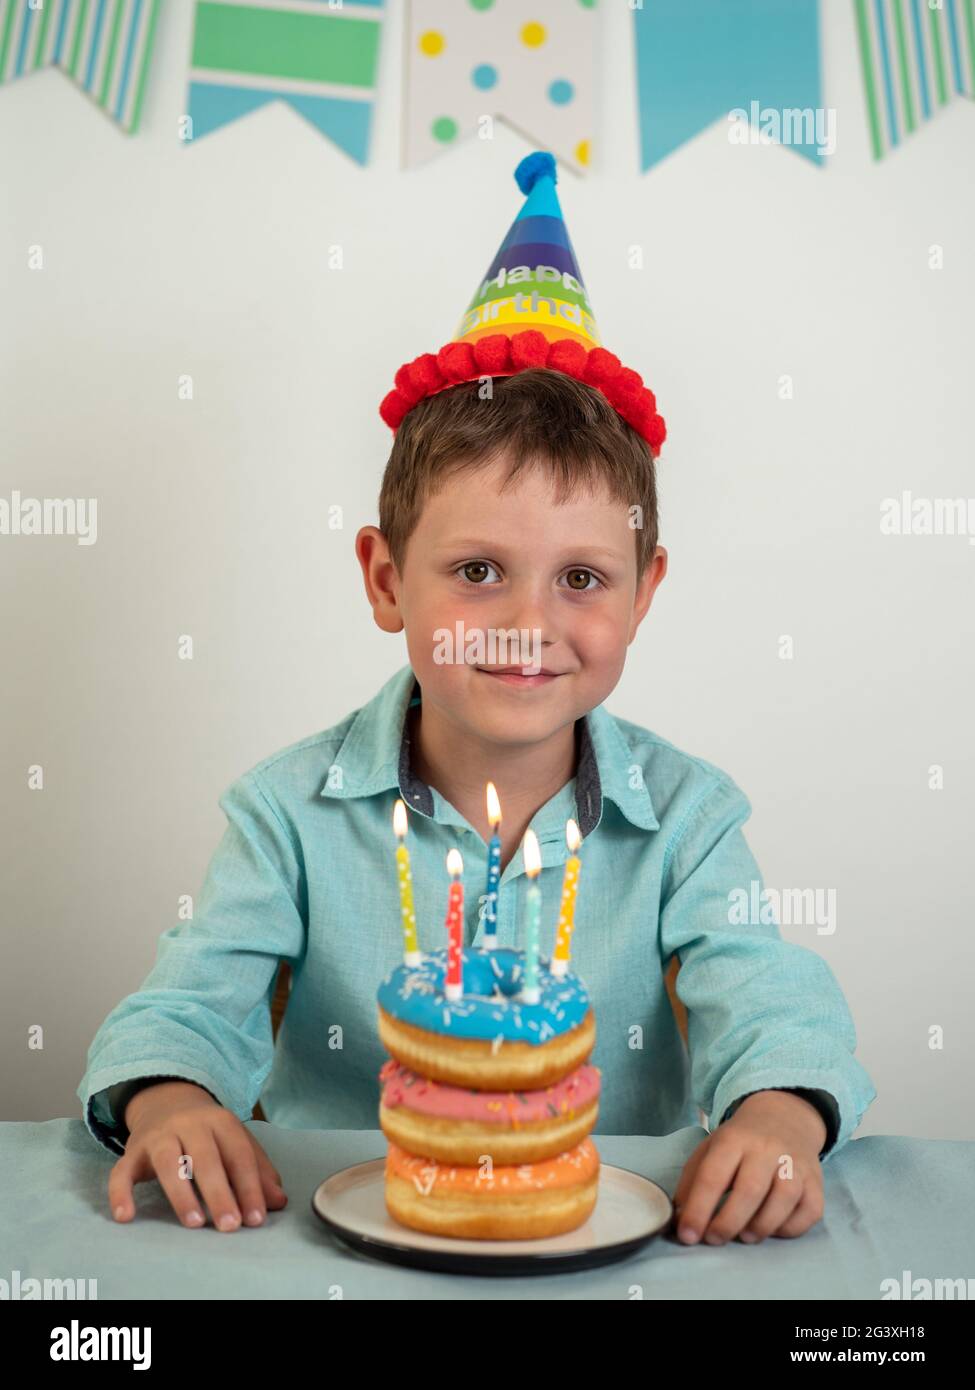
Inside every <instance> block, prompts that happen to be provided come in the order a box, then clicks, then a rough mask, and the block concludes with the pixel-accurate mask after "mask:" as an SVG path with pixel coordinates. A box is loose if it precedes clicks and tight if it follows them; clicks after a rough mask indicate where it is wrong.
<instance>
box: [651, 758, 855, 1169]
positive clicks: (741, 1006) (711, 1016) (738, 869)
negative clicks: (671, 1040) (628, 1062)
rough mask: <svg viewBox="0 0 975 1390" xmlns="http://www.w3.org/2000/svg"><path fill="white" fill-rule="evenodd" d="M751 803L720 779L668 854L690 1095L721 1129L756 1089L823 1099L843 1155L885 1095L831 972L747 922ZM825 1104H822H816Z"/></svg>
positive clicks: (667, 926) (668, 923)
mask: <svg viewBox="0 0 975 1390" xmlns="http://www.w3.org/2000/svg"><path fill="white" fill-rule="evenodd" d="M750 813H751V806H750V804H749V802H748V799H747V798H746V797H745V795H744V794H743V793H742V792H741V791H740V789H739V788H738V787H737V786H736V785H735V784H734V782H732V781H731V779H730V778H719V779H718V780H716V781H715V782H713V783H712V784H711V785H710V786H709V787H708V788H706V789H705V791H704V792H703V793H702V794H701V795H700V797H699V798H698V799H697V801H696V802H694V803H693V804H692V805H691V806H690V808H689V810H688V811H687V813H686V814H685V816H684V818H683V821H682V822H681V823H680V824H679V825H678V827H677V829H676V830H675V832H674V835H673V838H672V842H671V845H669V846H668V852H667V855H666V857H665V862H664V869H663V885H662V907H661V912H660V950H661V960H662V962H663V965H664V968H665V969H666V968H667V966H668V965H669V963H670V959H671V957H672V956H673V954H674V953H676V954H677V956H678V959H679V961H680V969H679V971H678V973H677V981H676V990H677V995H678V997H679V998H680V999H681V1000H682V1002H683V1003H684V1005H685V1007H686V1009H687V1028H688V1050H689V1052H690V1061H691V1087H692V1091H693V1096H694V1100H695V1103H696V1104H697V1105H698V1106H699V1107H700V1108H701V1109H702V1110H703V1111H704V1112H705V1114H706V1115H707V1116H708V1117H709V1127H710V1129H711V1130H712V1131H713V1130H714V1129H715V1128H716V1127H717V1126H718V1125H719V1124H720V1123H721V1121H722V1120H724V1119H726V1118H728V1114H729V1112H731V1113H733V1110H734V1109H735V1108H737V1104H738V1103H739V1102H740V1101H741V1100H743V1099H744V1097H745V1096H746V1095H749V1094H751V1093H752V1092H753V1091H762V1090H800V1091H802V1090H806V1091H809V1092H821V1093H825V1095H826V1097H827V1102H831V1103H832V1106H834V1107H835V1112H836V1125H835V1138H834V1142H833V1144H832V1146H831V1147H830V1146H829V1138H830V1137H831V1131H832V1128H833V1127H832V1126H831V1125H830V1122H829V1119H828V1118H827V1115H826V1114H824V1119H825V1120H826V1122H827V1131H828V1134H827V1145H826V1146H825V1150H824V1153H823V1157H824V1158H828V1157H831V1156H832V1155H834V1154H836V1153H837V1152H838V1151H839V1150H840V1149H841V1148H842V1146H843V1145H844V1144H845V1143H846V1141H847V1140H848V1139H849V1138H850V1136H851V1135H852V1134H853V1132H854V1131H855V1130H856V1128H857V1126H858V1125H859V1123H860V1121H861V1119H862V1118H863V1115H864V1113H865V1111H866V1109H867V1107H868V1105H869V1104H870V1102H871V1101H872V1100H873V1099H874V1098H875V1096H876V1094H877V1093H876V1090H875V1089H874V1086H873V1083H872V1081H871V1079H870V1077H869V1075H868V1074H867V1072H866V1070H865V1069H864V1067H863V1066H862V1065H861V1063H860V1062H859V1061H858V1060H857V1058H856V1056H855V1055H854V1054H855V1051H856V1029H855V1027H854V1024H853V1019H852V1016H851V1014H850V1010H849V1007H848V1006H847V1003H846V1000H845V998H844V996H843V993H842V991H841V989H840V987H839V984H838V983H837V981H836V977H835V976H834V974H833V972H832V970H831V969H830V967H829V965H828V964H827V962H826V961H825V960H824V959H823V957H822V956H820V955H818V954H817V953H816V952H815V951H813V950H810V949H809V948H808V947H805V946H799V945H796V944H794V943H792V942H789V941H784V940H783V939H782V937H781V935H780V932H779V928H778V926H777V925H775V924H774V923H764V922H763V923H755V922H749V923H746V924H741V923H737V922H736V921H735V915H734V913H733V911H732V907H733V901H734V899H733V896H732V895H733V894H734V892H735V890H744V892H745V893H746V894H747V895H748V901H751V900H752V884H753V883H756V884H757V885H758V888H757V892H758V893H759V894H761V892H762V891H763V889H762V878H761V873H760V871H759V868H758V865H757V864H756V862H755V859H754V857H753V856H752V853H751V851H750V849H749V848H748V844H747V842H746V840H745V837H744V834H743V831H742V825H743V824H744V822H745V821H746V820H747V818H748V816H749V814H750ZM813 1103H815V1101H814V1102H813Z"/></svg>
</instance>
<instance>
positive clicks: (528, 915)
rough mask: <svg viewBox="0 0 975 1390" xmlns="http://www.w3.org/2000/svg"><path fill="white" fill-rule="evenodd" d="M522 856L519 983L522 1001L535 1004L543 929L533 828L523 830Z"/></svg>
mask: <svg viewBox="0 0 975 1390" xmlns="http://www.w3.org/2000/svg"><path fill="white" fill-rule="evenodd" d="M522 852H523V854H524V856H525V873H526V874H527V875H528V877H529V879H530V882H529V885H528V893H527V894H526V897H525V974H524V979H523V980H522V986H521V1002H522V1003H523V1004H537V1003H538V1001H539V999H540V997H541V995H540V993H539V989H538V945H539V941H540V939H541V933H542V890H541V888H540V887H539V885H538V874H539V870H540V869H541V867H542V857H541V855H540V854H539V851H538V840H537V838H536V836H535V832H534V830H532V829H531V828H529V829H528V830H526V831H525V838H524V840H523V841H522Z"/></svg>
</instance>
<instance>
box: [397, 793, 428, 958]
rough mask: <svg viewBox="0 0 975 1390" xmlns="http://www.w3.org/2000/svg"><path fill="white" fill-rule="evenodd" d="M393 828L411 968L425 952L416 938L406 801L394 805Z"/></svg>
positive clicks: (405, 946)
mask: <svg viewBox="0 0 975 1390" xmlns="http://www.w3.org/2000/svg"><path fill="white" fill-rule="evenodd" d="M393 830H394V832H395V834H396V838H397V839H398V840H399V844H398V845H397V847H396V870H397V873H398V874H399V908H400V916H401V917H402V919H403V960H404V962H405V963H406V964H407V965H408V966H410V967H411V968H413V967H415V966H417V965H422V964H423V952H422V951H421V950H420V949H419V947H418V945H417V940H416V909H415V908H414V906H413V874H412V872H411V870H410V852H409V850H408V849H407V848H406V802H405V801H402V800H397V802H396V805H395V806H394V807H393Z"/></svg>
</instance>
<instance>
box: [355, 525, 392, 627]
mask: <svg viewBox="0 0 975 1390" xmlns="http://www.w3.org/2000/svg"><path fill="white" fill-rule="evenodd" d="M355 553H356V558H357V559H358V561H359V564H360V565H361V567H362V578H363V582H364V583H365V586H366V597H367V598H368V600H369V604H370V606H371V608H372V616H373V618H374V619H375V621H376V626H377V627H379V628H381V629H382V630H383V632H402V631H403V627H404V624H403V618H402V616H401V614H400V607H399V576H398V574H397V573H396V566H395V565H394V563H393V558H392V556H391V555H390V553H389V545H388V543H387V541H386V537H385V536H384V535H383V533H382V531H380V530H379V528H378V527H377V526H362V527H360V529H359V531H358V533H357V535H356V538H355Z"/></svg>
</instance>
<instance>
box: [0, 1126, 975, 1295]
mask: <svg viewBox="0 0 975 1390" xmlns="http://www.w3.org/2000/svg"><path fill="white" fill-rule="evenodd" d="M248 1125H249V1128H251V1129H252V1131H253V1133H254V1137H255V1138H256V1139H257V1140H258V1142H259V1143H260V1144H261V1145H262V1146H263V1147H264V1149H265V1150H266V1151H267V1153H268V1155H269V1156H270V1158H271V1161H272V1162H273V1163H274V1164H275V1166H276V1167H277V1168H278V1170H279V1171H280V1173H281V1176H282V1179H283V1180H284V1187H285V1191H286V1192H287V1194H288V1199H289V1200H288V1205H287V1207H286V1208H285V1209H284V1210H283V1211H281V1212H271V1213H269V1214H268V1217H267V1220H266V1223H265V1225H264V1226H259V1227H256V1228H249V1227H244V1226H242V1227H240V1228H239V1229H238V1230H237V1231H235V1232H233V1233H230V1234H224V1233H222V1232H219V1231H216V1230H214V1229H213V1227H212V1226H207V1227H205V1228H201V1229H200V1230H187V1229H185V1228H184V1227H182V1226H180V1225H179V1224H178V1222H177V1221H176V1218H175V1216H174V1215H173V1213H172V1212H171V1210H170V1208H169V1204H168V1202H167V1201H166V1199H165V1197H164V1196H163V1193H162V1190H161V1189H160V1188H159V1186H158V1184H155V1183H140V1184H139V1185H138V1187H137V1188H136V1217H135V1220H134V1221H133V1222H131V1223H129V1224H123V1225H120V1224H118V1223H117V1222H115V1221H113V1220H112V1218H111V1215H110V1214H109V1210H108V1196H107V1190H106V1185H107V1182H108V1174H109V1171H110V1169H111V1167H112V1164H113V1162H114V1160H113V1158H112V1156H111V1155H110V1154H109V1153H108V1152H107V1150H105V1149H103V1148H102V1147H101V1146H100V1145H98V1144H97V1143H96V1142H95V1141H94V1140H93V1139H92V1137H91V1135H90V1134H89V1133H88V1132H87V1130H86V1129H85V1127H84V1125H83V1124H82V1122H81V1120H80V1119H73V1120H68V1119H58V1120H47V1121H43V1122H39V1123H29V1122H24V1123H21V1122H6V1123H0V1172H2V1173H3V1183H2V1184H0V1278H4V1279H7V1280H9V1279H10V1278H11V1276H12V1273H13V1271H15V1270H16V1271H19V1277H20V1279H21V1280H23V1279H26V1278H29V1277H34V1278H44V1277H48V1278H60V1279H64V1278H72V1277H75V1278H85V1279H97V1281H98V1282H97V1296H98V1298H99V1300H107V1299H114V1298H137V1299H210V1298H233V1299H237V1298H240V1299H283V1298H288V1299H291V1298H296V1299H327V1298H336V1297H342V1298H346V1299H405V1300H413V1299H428V1300H432V1299H438V1298H449V1299H477V1300H485V1299H502V1300H504V1299H523V1298H526V1297H527V1298H541V1299H587V1300H588V1299H607V1300H609V1299H634V1298H645V1299H741V1298H748V1299H793V1298H810V1299H879V1298H880V1297H881V1292H882V1290H881V1281H882V1280H884V1279H890V1278H893V1279H896V1280H898V1281H902V1280H903V1279H904V1277H905V1271H909V1273H908V1274H907V1278H908V1280H910V1279H911V1278H929V1279H935V1278H939V1279H958V1278H964V1279H967V1280H969V1281H970V1282H969V1286H968V1287H969V1294H968V1296H969V1298H973V1297H975V1200H973V1196H975V1143H968V1142H963V1141H953V1140H951V1141H950V1140H925V1139H908V1138H903V1137H900V1136H886V1135H885V1136H871V1137H868V1138H864V1139H851V1140H850V1141H849V1142H848V1143H847V1144H846V1145H845V1146H844V1148H843V1149H842V1150H841V1151H840V1152H839V1153H838V1154H837V1155H836V1156H835V1157H834V1158H831V1159H829V1160H827V1162H826V1163H825V1164H824V1166H823V1176H824V1182H825V1194H826V1213H825V1216H824V1218H823V1220H822V1221H821V1222H819V1223H818V1224H817V1225H816V1226H814V1227H813V1228H812V1229H811V1230H810V1231H808V1232H807V1233H806V1234H805V1235H803V1236H800V1237H798V1238H797V1239H794V1240H780V1239H776V1238H774V1237H772V1238H769V1239H768V1240H765V1241H763V1242H762V1243H761V1244H759V1245H752V1246H747V1245H742V1244H741V1242H739V1241H731V1242H729V1243H728V1244H727V1245H724V1246H706V1245H695V1246H685V1245H682V1244H680V1243H679V1242H678V1241H677V1240H676V1239H675V1238H674V1237H672V1236H662V1237H658V1238H657V1239H656V1240H654V1241H652V1242H651V1243H650V1244H649V1245H647V1246H646V1247H644V1249H643V1250H641V1251H640V1252H638V1253H637V1254H636V1255H635V1256H632V1257H631V1258H629V1259H628V1260H625V1261H623V1262H621V1263H619V1264H613V1265H607V1266H606V1267H604V1268H602V1269H594V1270H581V1271H578V1272H573V1273H567V1274H561V1275H544V1276H527V1275H526V1276H517V1277H512V1278H490V1277H480V1276H469V1275H448V1274H437V1273H432V1272H428V1271H425V1270H411V1269H404V1268H399V1267H397V1266H395V1265H389V1264H385V1263H382V1262H381V1261H378V1260H374V1259H371V1258H369V1257H367V1256H364V1255H359V1254H357V1253H355V1252H354V1251H351V1250H349V1249H348V1248H346V1247H345V1246H343V1245H342V1244H341V1243H339V1242H338V1241H337V1240H335V1239H334V1238H333V1237H332V1236H331V1235H330V1233H329V1232H328V1230H327V1229H326V1228H325V1226H324V1225H323V1224H322V1223H321V1221H319V1219H318V1218H317V1217H316V1216H315V1215H314V1213H313V1212H312V1210H311V1196H312V1193H313V1191H314V1190H315V1188H316V1187H317V1186H318V1184H319V1183H320V1182H321V1181H322V1179H323V1178H325V1177H328V1176H329V1175H330V1174H331V1173H333V1172H336V1171H337V1170H338V1169H340V1168H344V1167H347V1166H348V1165H349V1164H352V1163H361V1162H364V1161H365V1160H366V1159H370V1158H378V1157H380V1156H381V1155H382V1154H384V1153H385V1144H386V1141H385V1139H384V1138H383V1135H382V1133H381V1132H380V1131H379V1130H331V1131H327V1130H289V1129H281V1128H279V1127H278V1126H276V1125H272V1124H268V1123H266V1122H263V1121H260V1120H251V1121H249V1122H248ZM705 1132H706V1131H705V1130H703V1129H701V1128H699V1127H697V1126H692V1127H690V1128H687V1129H682V1130H678V1131H677V1132H676V1133H674V1134H670V1135H667V1136H666V1137H663V1138H644V1137H642V1136H634V1135H616V1136H613V1135H598V1134H597V1135H594V1136H593V1138H594V1140H595V1142H596V1144H597V1147H598V1148H599V1152H600V1156H601V1157H602V1159H603V1160H604V1162H606V1163H615V1164H618V1165H619V1166H620V1167H622V1168H629V1169H632V1170H633V1171H634V1172H637V1173H642V1174H643V1175H644V1176H646V1177H648V1178H652V1179H653V1181H655V1182H657V1183H659V1184H660V1186H661V1187H662V1188H664V1189H665V1191H667V1192H668V1193H669V1194H670V1195H673V1192H674V1190H675V1188H676V1186H677V1180H678V1178H679V1176H680V1172H681V1169H682V1167H683V1165H684V1163H685V1162H686V1160H687V1158H688V1157H689V1155H690V1154H691V1152H692V1151H693V1149H694V1148H695V1146H696V1145H697V1144H698V1143H699V1142H700V1140H701V1139H702V1138H703V1137H704V1134H705Z"/></svg>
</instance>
